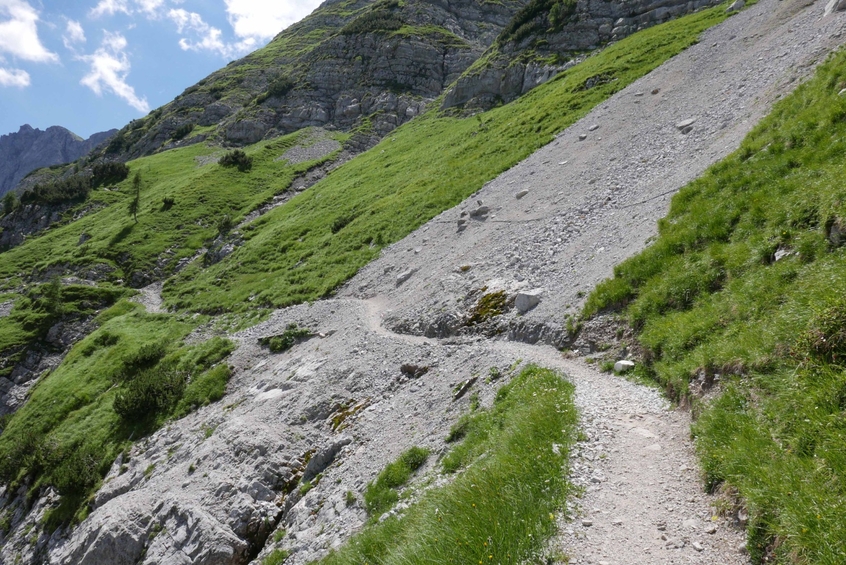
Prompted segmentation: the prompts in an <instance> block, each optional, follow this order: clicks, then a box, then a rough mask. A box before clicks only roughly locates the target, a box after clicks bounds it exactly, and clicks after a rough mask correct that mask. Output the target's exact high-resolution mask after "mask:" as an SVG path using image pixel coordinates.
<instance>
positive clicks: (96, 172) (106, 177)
mask: <svg viewBox="0 0 846 565" xmlns="http://www.w3.org/2000/svg"><path fill="white" fill-rule="evenodd" d="M127 177H129V167H127V166H126V164H125V163H99V164H97V165H94V168H93V169H92V171H91V187H92V188H97V187H98V186H105V185H112V184H117V183H119V182H122V181H124V180H126V179H127Z"/></svg>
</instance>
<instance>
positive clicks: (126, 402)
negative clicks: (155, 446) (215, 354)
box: [114, 363, 188, 424]
mask: <svg viewBox="0 0 846 565" xmlns="http://www.w3.org/2000/svg"><path fill="white" fill-rule="evenodd" d="M187 377H188V374H187V373H185V372H184V371H180V370H178V369H177V368H176V367H175V366H174V365H173V364H170V363H161V364H159V365H157V366H155V367H151V368H149V369H144V370H142V371H140V372H139V373H138V374H136V375H134V376H133V377H132V379H131V380H129V382H127V383H125V384H124V386H123V390H122V391H121V392H119V393H118V395H117V396H116V397H115V401H114V410H115V412H117V414H118V415H119V416H120V417H121V418H123V419H124V420H125V421H127V422H128V423H133V424H134V423H140V422H145V421H149V419H151V418H153V417H155V416H158V415H160V414H164V413H166V412H167V411H168V410H170V409H171V408H172V407H173V406H174V405H175V404H176V403H177V402H178V401H179V399H180V398H182V394H183V392H184V391H185V383H186V380H187Z"/></svg>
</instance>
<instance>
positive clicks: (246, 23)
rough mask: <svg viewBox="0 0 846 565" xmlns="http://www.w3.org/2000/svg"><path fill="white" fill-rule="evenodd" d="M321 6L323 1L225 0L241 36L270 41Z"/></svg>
mask: <svg viewBox="0 0 846 565" xmlns="http://www.w3.org/2000/svg"><path fill="white" fill-rule="evenodd" d="M319 5H320V0H278V1H275V2H256V1H255V0H226V13H227V15H228V16H229V23H230V24H231V25H232V29H233V30H234V31H235V35H237V36H238V37H242V38H254V39H257V40H268V39H271V38H272V37H273V36H275V35H276V34H277V33H279V32H280V31H282V30H283V29H285V28H286V27H288V26H290V25H291V24H293V23H296V22H298V21H300V20H301V19H303V18H304V17H306V16H307V15H309V14H310V13H311V12H312V11H313V10H314V9H315V8H317V7H318V6H319Z"/></svg>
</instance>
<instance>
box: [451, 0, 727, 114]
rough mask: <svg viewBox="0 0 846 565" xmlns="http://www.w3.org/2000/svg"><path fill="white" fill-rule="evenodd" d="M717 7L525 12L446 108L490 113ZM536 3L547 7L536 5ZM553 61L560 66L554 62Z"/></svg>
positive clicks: (584, 1) (617, 5)
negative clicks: (633, 38) (594, 54)
mask: <svg viewBox="0 0 846 565" xmlns="http://www.w3.org/2000/svg"><path fill="white" fill-rule="evenodd" d="M717 3H718V2H716V1H715V0H611V1H609V0H578V1H575V0H574V1H572V2H570V1H567V0H562V1H560V2H547V4H548V6H550V7H549V8H547V9H539V10H537V11H532V12H528V11H527V10H524V11H522V12H521V13H520V14H518V15H517V16H516V18H517V20H516V21H515V22H513V23H512V24H511V25H510V26H509V29H515V30H516V31H514V32H512V33H510V34H509V33H505V34H503V36H501V37H500V38H499V39H498V41H497V43H496V44H495V46H494V48H493V50H492V52H491V54H490V57H489V58H488V60H487V61H486V63H485V64H484V65H482V66H480V67H478V68H474V69H473V70H472V71H469V72H468V73H466V74H465V75H464V76H462V77H461V78H460V79H459V80H458V81H456V83H455V84H454V85H453V86H452V87H451V88H450V89H449V90H448V91H447V93H446V95H445V96H444V99H443V104H442V107H443V108H453V107H456V106H463V107H466V108H470V109H488V108H491V107H493V106H494V105H496V104H498V103H502V102H510V101H512V100H514V99H516V98H518V97H519V96H521V95H523V94H525V93H526V92H528V91H529V90H531V89H533V88H535V87H536V86H538V85H540V84H543V83H544V82H546V81H548V80H550V79H551V78H552V77H554V76H555V75H556V74H558V73H559V72H561V71H563V70H566V69H567V68H569V67H571V66H572V65H574V64H576V63H578V62H579V61H580V60H581V59H582V58H583V56H582V55H580V54H581V53H584V52H585V51H592V50H595V49H598V48H599V47H601V46H603V45H606V44H607V43H609V42H612V41H617V40H619V39H622V38H623V37H626V36H627V35H630V34H632V33H634V32H636V31H640V30H642V29H644V28H647V27H650V26H653V25H656V24H660V23H663V22H666V21H669V20H671V19H673V18H677V17H679V16H682V15H684V14H688V13H691V12H694V11H696V10H698V9H700V8H703V7H706V6H711V5H714V4H717ZM532 4H535V5H540V4H542V2H541V1H540V0H535V1H534V2H533V3H532ZM560 6H566V8H558V7H560ZM556 9H558V10H568V11H569V15H568V14H566V13H565V15H563V16H559V17H560V18H561V20H560V21H557V20H556V17H555V15H554V13H555V11H556ZM524 14H526V15H525V16H524V17H523V19H522V20H521V19H520V18H521V16H523V15H524ZM528 14H533V15H531V16H530V15H528ZM550 26H551V28H550ZM521 30H530V31H529V32H525V31H523V32H521ZM551 60H557V61H558V62H555V63H550V62H549V61H551ZM600 80H601V78H600ZM585 86H586V88H590V86H591V85H585Z"/></svg>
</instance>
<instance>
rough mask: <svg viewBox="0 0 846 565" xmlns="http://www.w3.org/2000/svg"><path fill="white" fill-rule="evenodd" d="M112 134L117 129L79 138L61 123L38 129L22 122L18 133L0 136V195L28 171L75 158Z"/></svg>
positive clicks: (12, 186) (10, 188)
mask: <svg viewBox="0 0 846 565" xmlns="http://www.w3.org/2000/svg"><path fill="white" fill-rule="evenodd" d="M115 133H117V130H116V129H115V130H110V131H104V132H100V133H95V134H94V135H92V136H91V137H89V138H88V139H82V138H80V137H79V136H78V135H76V134H74V133H72V132H71V131H69V130H67V129H65V128H63V127H60V126H52V127H49V128H47V129H46V130H44V131H41V130H40V129H37V128H33V127H32V126H30V125H29V124H25V125H22V126H21V129H19V130H18V131H17V133H10V134H8V135H3V136H0V196H2V195H3V194H5V193H7V192H9V191H10V190H12V189H13V188H15V187H16V186H17V185H18V183H19V182H20V181H21V179H23V178H24V177H25V176H26V175H27V174H29V173H30V172H32V171H34V170H36V169H40V168H41V167H49V166H51V165H60V164H62V163H71V162H73V161H76V160H77V159H79V158H80V157H82V156H84V155H87V154H88V153H90V152H91V150H93V149H94V148H95V147H97V146H98V145H100V144H101V143H104V142H105V141H107V140H108V139H109V138H110V137H112V136H113V135H114V134H115Z"/></svg>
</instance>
